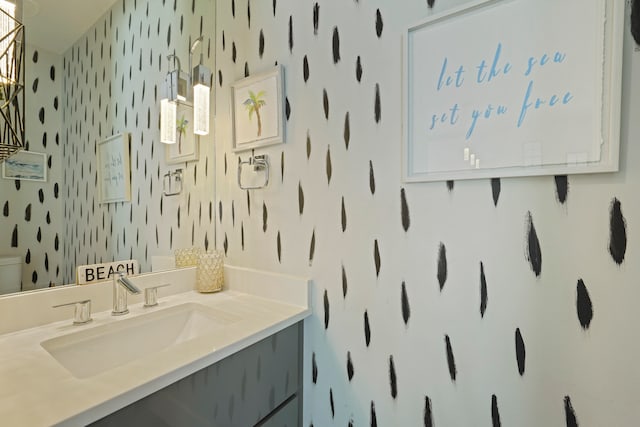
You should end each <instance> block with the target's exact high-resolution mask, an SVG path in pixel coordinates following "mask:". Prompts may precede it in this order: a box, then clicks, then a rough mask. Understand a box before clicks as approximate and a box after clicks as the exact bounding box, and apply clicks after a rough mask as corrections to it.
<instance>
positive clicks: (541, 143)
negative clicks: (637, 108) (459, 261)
mask: <svg viewBox="0 0 640 427" xmlns="http://www.w3.org/2000/svg"><path fill="white" fill-rule="evenodd" d="M624 3H625V2H623V1H619V0H591V1H588V2H584V1H581V0H480V1H474V2H470V3H467V4H465V5H463V6H459V7H454V8H452V9H451V10H449V11H446V12H444V13H442V14H439V15H434V16H432V17H430V18H429V19H428V20H426V21H424V22H422V23H420V24H418V25H415V26H413V27H410V28H409V29H408V30H407V33H406V36H405V43H404V61H405V64H404V82H403V85H404V91H403V92H404V99H403V116H404V126H403V132H404V135H403V144H402V150H403V152H402V170H403V179H404V181H405V182H412V181H439V180H453V179H473V178H493V177H504V176H525V175H566V174H572V173H592V172H612V171H617V170H618V156H619V144H620V141H619V140H620V99H621V80H622V72H621V66H622V38H623V37H622V36H623V31H624V29H625V25H624V9H625V6H624ZM568 22H570V23H571V25H570V26H567V25H568V24H567V23H568Z"/></svg>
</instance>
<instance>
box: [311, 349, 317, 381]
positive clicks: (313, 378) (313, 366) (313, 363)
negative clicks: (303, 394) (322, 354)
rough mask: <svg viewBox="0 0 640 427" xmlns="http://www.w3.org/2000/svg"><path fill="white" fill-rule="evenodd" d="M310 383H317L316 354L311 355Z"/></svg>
mask: <svg viewBox="0 0 640 427" xmlns="http://www.w3.org/2000/svg"><path fill="white" fill-rule="evenodd" d="M311 381H313V383H314V384H317V383H318V364H317V363H316V352H315V351H314V352H313V354H312V355H311Z"/></svg>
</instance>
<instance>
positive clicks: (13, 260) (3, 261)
mask: <svg viewBox="0 0 640 427" xmlns="http://www.w3.org/2000/svg"><path fill="white" fill-rule="evenodd" d="M21 281H22V258H21V257H19V256H0V294H8V293H12V292H20V288H21Z"/></svg>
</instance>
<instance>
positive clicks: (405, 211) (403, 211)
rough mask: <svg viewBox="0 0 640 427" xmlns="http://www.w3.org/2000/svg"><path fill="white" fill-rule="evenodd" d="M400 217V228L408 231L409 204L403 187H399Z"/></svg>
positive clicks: (409, 220) (409, 221)
mask: <svg viewBox="0 0 640 427" xmlns="http://www.w3.org/2000/svg"><path fill="white" fill-rule="evenodd" d="M400 217H401V218H402V228H403V229H404V231H408V230H409V226H410V225H411V219H410V218H409V206H408V205H407V196H406V194H405V191H404V188H402V189H400Z"/></svg>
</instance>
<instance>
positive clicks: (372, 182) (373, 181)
mask: <svg viewBox="0 0 640 427" xmlns="http://www.w3.org/2000/svg"><path fill="white" fill-rule="evenodd" d="M369 190H371V195H374V194H376V177H375V174H374V172H373V162H372V161H371V160H369Z"/></svg>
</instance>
